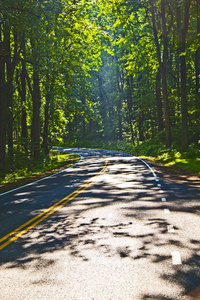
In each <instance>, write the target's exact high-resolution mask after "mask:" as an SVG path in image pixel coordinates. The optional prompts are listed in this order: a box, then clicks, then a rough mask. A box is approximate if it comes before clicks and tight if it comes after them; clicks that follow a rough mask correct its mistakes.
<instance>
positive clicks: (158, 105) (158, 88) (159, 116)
mask: <svg viewBox="0 0 200 300" xmlns="http://www.w3.org/2000/svg"><path fill="white" fill-rule="evenodd" d="M151 16H152V24H153V34H154V42H155V45H156V52H157V58H158V62H159V68H158V72H157V74H156V108H157V120H158V131H162V130H163V129H164V123H163V113H162V99H161V68H162V62H161V51H160V45H159V40H158V32H157V28H156V18H155V7H154V3H153V1H152V0H151Z"/></svg>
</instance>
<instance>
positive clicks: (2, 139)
mask: <svg viewBox="0 0 200 300" xmlns="http://www.w3.org/2000/svg"><path fill="white" fill-rule="evenodd" d="M1 31H2V25H1V24H0V171H4V169H5V164H6V94H5V91H6V86H5V65H6V61H5V48H4V42H3V40H2V32H1Z"/></svg>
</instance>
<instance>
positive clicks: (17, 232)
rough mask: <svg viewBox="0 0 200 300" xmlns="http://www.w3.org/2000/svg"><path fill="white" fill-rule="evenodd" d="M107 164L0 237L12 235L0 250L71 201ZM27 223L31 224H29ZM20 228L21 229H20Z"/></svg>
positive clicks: (2, 239)
mask: <svg viewBox="0 0 200 300" xmlns="http://www.w3.org/2000/svg"><path fill="white" fill-rule="evenodd" d="M108 166H109V161H108V160H106V165H105V166H104V167H103V168H102V169H101V170H100V171H99V172H98V173H97V175H95V176H93V177H92V178H91V179H90V180H88V181H87V182H86V183H84V184H83V185H82V186H80V187H79V188H78V189H77V190H75V191H74V192H72V193H71V194H69V195H68V196H66V197H65V198H63V199H61V200H59V201H58V202H56V203H55V204H54V205H52V206H50V207H49V208H47V209H45V210H44V211H43V212H41V213H40V214H39V215H37V216H35V217H34V218H32V219H31V220H29V221H28V222H26V223H24V224H22V225H21V226H19V227H18V228H17V229H15V230H13V231H11V232H10V233H8V234H7V235H5V236H4V237H2V238H1V239H0V243H1V242H3V241H5V240H6V239H8V238H9V237H11V236H13V235H14V236H13V237H11V238H10V239H9V240H8V241H6V242H5V243H3V244H2V245H1V246H0V250H2V249H3V248H5V247H6V246H7V245H9V244H10V243H12V242H14V241H15V240H16V239H18V238H19V237H20V236H22V235H23V234H24V233H25V232H27V231H29V230H30V229H32V228H33V227H35V226H36V225H37V224H39V223H40V222H42V221H43V220H45V219H46V218H47V217H49V216H50V215H52V214H53V213H54V212H55V211H57V210H58V209H59V208H61V207H63V206H64V205H65V204H67V203H68V202H69V201H71V200H72V199H74V198H75V197H76V196H77V195H79V194H80V193H81V192H82V191H84V190H85V189H87V188H88V187H89V186H90V185H91V184H92V183H93V182H94V178H95V177H97V176H99V175H100V174H103V173H104V172H105V171H106V169H107V168H108ZM37 219H38V220H37ZM35 220H37V221H36V222H34V221H35ZM33 222H34V223H33ZM31 223H33V224H31ZM29 224H31V225H29ZM28 225H29V226H28ZM27 226H28V227H27ZM23 228H24V229H23ZM21 229H23V230H21ZM20 230H21V231H20Z"/></svg>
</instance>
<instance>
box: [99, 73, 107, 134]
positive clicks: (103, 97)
mask: <svg viewBox="0 0 200 300" xmlns="http://www.w3.org/2000/svg"><path fill="white" fill-rule="evenodd" d="M98 85H99V96H100V100H101V103H102V106H103V107H102V108H103V124H104V125H103V126H104V135H105V136H106V137H107V136H108V133H109V128H108V115H107V114H108V104H107V99H106V93H105V91H104V89H103V80H102V78H101V75H99V76H98Z"/></svg>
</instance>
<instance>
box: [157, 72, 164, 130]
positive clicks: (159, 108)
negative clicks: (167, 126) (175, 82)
mask: <svg viewBox="0 0 200 300" xmlns="http://www.w3.org/2000/svg"><path fill="white" fill-rule="evenodd" d="M156 108H157V119H158V131H162V130H163V129H164V123H163V116H162V100H161V71H160V67H159V69H158V73H157V75H156Z"/></svg>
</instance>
